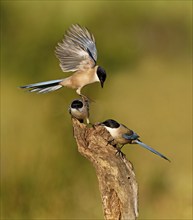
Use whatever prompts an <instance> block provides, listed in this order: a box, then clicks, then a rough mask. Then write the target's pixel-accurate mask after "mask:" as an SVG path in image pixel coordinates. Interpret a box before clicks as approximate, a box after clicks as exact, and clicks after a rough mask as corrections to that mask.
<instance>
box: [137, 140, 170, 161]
mask: <svg viewBox="0 0 193 220" xmlns="http://www.w3.org/2000/svg"><path fill="white" fill-rule="evenodd" d="M134 143H136V144H139V145H140V146H142V147H144V148H146V149H148V150H149V151H151V152H152V153H154V154H157V155H158V156H160V157H162V158H164V159H165V160H168V161H169V162H170V160H169V159H168V158H167V157H165V156H164V155H163V154H161V153H159V152H158V151H156V150H154V149H153V148H151V147H150V146H148V145H146V144H144V143H143V142H141V141H140V140H135V141H134Z"/></svg>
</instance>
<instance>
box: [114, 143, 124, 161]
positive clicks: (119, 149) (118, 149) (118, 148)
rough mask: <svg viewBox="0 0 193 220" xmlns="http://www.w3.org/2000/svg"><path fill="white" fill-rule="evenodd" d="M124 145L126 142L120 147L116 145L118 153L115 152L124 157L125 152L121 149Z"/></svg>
mask: <svg viewBox="0 0 193 220" xmlns="http://www.w3.org/2000/svg"><path fill="white" fill-rule="evenodd" d="M123 146H124V144H122V145H121V146H120V147H117V146H116V149H117V151H116V153H115V155H118V156H120V157H121V158H122V159H124V158H125V154H124V153H123V152H122V151H121V149H122V147H123Z"/></svg>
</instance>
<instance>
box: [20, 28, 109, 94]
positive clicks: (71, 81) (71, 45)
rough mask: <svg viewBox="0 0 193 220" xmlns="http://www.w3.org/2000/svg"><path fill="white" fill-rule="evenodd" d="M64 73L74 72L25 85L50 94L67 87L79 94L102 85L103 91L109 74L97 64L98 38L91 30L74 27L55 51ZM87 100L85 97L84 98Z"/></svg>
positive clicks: (23, 87)
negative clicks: (91, 85) (91, 87)
mask: <svg viewBox="0 0 193 220" xmlns="http://www.w3.org/2000/svg"><path fill="white" fill-rule="evenodd" d="M55 54H56V57H57V58H58V59H59V61H60V67H61V69H62V71H63V72H74V73H73V74H72V75H71V76H70V77H67V78H64V79H57V80H51V81H47V82H40V83H35V84H29V85H25V86H21V87H20V88H22V89H28V90H29V91H30V92H37V93H47V92H52V91H55V90H58V89H60V88H61V87H63V86H66V87H69V88H72V89H76V92H77V94H78V95H80V96H83V95H82V94H81V89H82V88H83V87H84V86H86V85H88V84H91V83H94V82H100V84H101V87H102V88H103V85H104V82H105V80H106V71H105V70H104V69H103V68H102V67H101V66H97V65H96V61H97V49H96V45H95V38H94V36H93V34H91V33H90V32H89V31H88V29H87V28H85V27H81V26H80V25H78V24H75V25H72V26H71V27H70V28H69V29H68V30H67V32H66V33H65V35H64V39H63V41H62V42H61V43H58V46H57V47H56V50H55ZM83 97H85V96H83Z"/></svg>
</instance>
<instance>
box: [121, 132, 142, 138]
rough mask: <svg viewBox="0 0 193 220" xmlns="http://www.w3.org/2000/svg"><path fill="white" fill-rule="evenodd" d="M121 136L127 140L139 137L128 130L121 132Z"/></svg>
mask: <svg viewBox="0 0 193 220" xmlns="http://www.w3.org/2000/svg"><path fill="white" fill-rule="evenodd" d="M123 138H125V139H127V140H136V139H137V138H139V135H138V134H136V133H135V132H133V131H132V130H130V133H127V134H123Z"/></svg>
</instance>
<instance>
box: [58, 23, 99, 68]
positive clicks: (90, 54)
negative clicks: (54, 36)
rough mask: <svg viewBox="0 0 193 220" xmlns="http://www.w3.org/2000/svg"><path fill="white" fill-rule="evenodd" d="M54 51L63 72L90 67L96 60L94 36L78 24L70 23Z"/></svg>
mask: <svg viewBox="0 0 193 220" xmlns="http://www.w3.org/2000/svg"><path fill="white" fill-rule="evenodd" d="M55 53H56V57H57V58H58V59H59V61H60V67H61V69H62V70H63V71H64V72H68V71H79V70H86V69H90V68H93V67H94V66H95V65H96V61H97V49H96V45H95V39H94V36H93V35H92V34H91V33H90V32H89V31H88V29H87V28H85V27H81V26H80V25H78V24H75V25H72V26H71V27H70V28H69V29H68V30H67V32H66V34H65V35H64V39H63V41H62V43H58V46H57V47H56V50H55Z"/></svg>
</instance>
